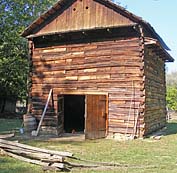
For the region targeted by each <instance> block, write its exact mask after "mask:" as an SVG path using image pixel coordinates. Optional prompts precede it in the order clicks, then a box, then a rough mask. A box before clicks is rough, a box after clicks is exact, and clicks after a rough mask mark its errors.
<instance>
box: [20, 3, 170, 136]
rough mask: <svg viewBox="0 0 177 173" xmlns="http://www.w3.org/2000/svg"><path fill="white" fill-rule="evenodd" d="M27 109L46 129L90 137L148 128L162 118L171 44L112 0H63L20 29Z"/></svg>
mask: <svg viewBox="0 0 177 173" xmlns="http://www.w3.org/2000/svg"><path fill="white" fill-rule="evenodd" d="M22 36H23V37H26V38H27V39H28V41H29V52H30V58H29V61H30V67H31V68H30V75H29V78H30V80H29V103H28V111H29V113H30V114H31V115H32V116H34V117H35V118H36V119H37V120H38V121H39V120H40V118H41V114H42V111H43V109H44V106H45V103H46V100H47V97H48V94H49V90H50V89H53V93H52V99H51V101H50V103H49V107H48V110H47V112H46V115H45V117H44V121H43V123H42V127H41V130H42V131H44V132H45V131H47V132H53V133H56V134H60V133H62V132H64V131H65V132H72V131H76V132H78V131H79V132H80V131H82V132H84V133H85V136H86V138H88V139H95V138H102V137H106V136H107V135H113V134H115V133H119V134H129V135H134V136H135V135H136V136H139V137H140V136H141V137H142V136H145V135H147V134H149V133H151V132H153V131H155V130H157V129H160V128H162V127H164V126H165V123H166V100H165V96H166V87H165V63H166V62H172V61H173V58H172V57H171V56H170V55H169V54H168V52H167V50H169V48H168V47H167V45H166V44H165V43H164V41H163V40H162V38H161V37H160V36H159V35H158V34H157V33H156V32H155V30H154V29H153V28H152V26H151V25H150V24H149V23H147V22H146V21H144V20H142V18H140V17H137V16H135V15H134V14H132V13H130V12H128V11H127V10H125V9H124V8H122V7H120V6H118V5H116V4H114V3H112V2H111V1H109V0H59V1H58V2H57V3H56V4H55V5H54V6H53V7H52V8H51V9H49V10H48V11H47V12H46V13H44V14H42V15H41V16H40V17H39V18H38V19H37V20H35V21H34V22H33V23H32V24H31V25H30V26H29V27H28V28H26V30H25V31H24V32H23V33H22Z"/></svg>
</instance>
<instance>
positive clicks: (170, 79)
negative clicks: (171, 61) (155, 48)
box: [166, 71, 177, 111]
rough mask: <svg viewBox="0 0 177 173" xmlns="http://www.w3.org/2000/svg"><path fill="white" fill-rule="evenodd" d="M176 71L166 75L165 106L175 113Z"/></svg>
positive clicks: (176, 101)
mask: <svg viewBox="0 0 177 173" xmlns="http://www.w3.org/2000/svg"><path fill="white" fill-rule="evenodd" d="M176 76H177V71H176V72H172V73H171V74H167V97H166V100H167V106H168V108H169V109H171V110H174V111H177V78H176Z"/></svg>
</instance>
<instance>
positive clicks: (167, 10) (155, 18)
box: [119, 0, 177, 73]
mask: <svg viewBox="0 0 177 173" xmlns="http://www.w3.org/2000/svg"><path fill="white" fill-rule="evenodd" d="M119 2H121V6H123V7H125V6H126V9H127V10H128V11H130V12H132V13H134V14H135V15H137V16H140V17H142V18H143V19H144V20H145V21H147V22H149V23H150V24H151V26H152V27H153V28H154V29H155V30H156V32H157V33H158V34H159V35H160V36H161V37H162V39H163V40H164V41H165V43H166V44H167V45H168V47H169V48H170V49H171V51H169V53H170V55H171V56H172V57H173V58H174V59H175V62H173V63H166V66H167V73H171V72H174V71H177V0H173V1H169V0H119Z"/></svg>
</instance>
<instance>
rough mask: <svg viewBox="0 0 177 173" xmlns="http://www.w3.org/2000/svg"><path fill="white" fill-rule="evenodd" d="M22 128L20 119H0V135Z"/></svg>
mask: <svg viewBox="0 0 177 173" xmlns="http://www.w3.org/2000/svg"><path fill="white" fill-rule="evenodd" d="M21 126H22V120H20V119H2V118H1V119H0V134H3V133H7V132H12V131H14V130H17V129H19V128H20V127H21Z"/></svg>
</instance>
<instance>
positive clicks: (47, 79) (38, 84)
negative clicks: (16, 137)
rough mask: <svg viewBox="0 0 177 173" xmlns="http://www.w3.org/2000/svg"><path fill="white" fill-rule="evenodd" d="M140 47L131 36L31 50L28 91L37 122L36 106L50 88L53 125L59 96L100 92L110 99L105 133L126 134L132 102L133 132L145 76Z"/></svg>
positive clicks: (38, 109) (131, 120)
mask: <svg viewBox="0 0 177 173" xmlns="http://www.w3.org/2000/svg"><path fill="white" fill-rule="evenodd" d="M36 44H37V43H36ZM139 44H140V43H139V38H138V37H134V38H128V39H118V40H116V41H115V40H114V41H110V40H106V41H100V42H92V43H80V44H69V45H55V46H51V45H50V44H49V45H48V46H46V47H35V48H34V50H33V57H32V62H33V69H32V72H33V76H32V78H31V81H32V88H31V93H30V95H31V100H32V109H31V111H32V114H33V115H34V116H35V117H36V118H37V119H40V117H41V114H40V112H41V110H42V108H43V107H42V108H41V106H39V105H37V104H36V102H38V103H39V104H41V103H43V104H44V103H45V100H46V98H47V95H48V92H49V89H50V88H53V91H54V92H53V93H54V94H53V97H54V112H55V113H56V116H52V118H53V120H54V122H58V117H57V111H58V110H57V109H58V108H57V102H58V96H59V95H60V94H61V93H63V94H67V93H71V92H72V93H78V94H79V93H80V94H81V93H82V94H84V95H85V94H87V93H93V92H94V93H100V92H104V93H108V95H109V98H108V99H109V106H108V109H109V111H108V122H109V123H108V133H125V131H127V130H126V127H127V120H128V118H127V116H128V114H129V107H130V104H131V100H132V99H133V106H132V110H131V113H130V116H131V117H130V121H129V125H128V131H127V133H129V134H132V132H133V129H134V127H133V125H134V122H135V116H136V112H137V109H138V105H139V104H140V103H141V104H144V100H145V98H144V93H143V90H144V83H143V75H144V74H143V73H142V70H141V69H142V68H143V62H142V59H140V55H141V54H142V52H141V51H142V48H141V47H140V45H139ZM36 46H37V45H36ZM125 50H126V51H125ZM132 82H133V87H132ZM132 93H133V94H132ZM62 118H63V117H62ZM118 121H119V122H118ZM140 121H141V122H142V121H143V117H140ZM58 125H59V124H58ZM142 125H143V124H142ZM48 126H51V127H54V124H53V123H52V122H48Z"/></svg>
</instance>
